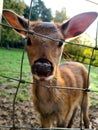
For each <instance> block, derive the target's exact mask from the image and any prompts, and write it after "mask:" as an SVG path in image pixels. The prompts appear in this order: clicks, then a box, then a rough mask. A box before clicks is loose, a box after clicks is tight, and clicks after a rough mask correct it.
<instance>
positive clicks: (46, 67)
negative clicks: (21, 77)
mask: <svg viewBox="0 0 98 130" xmlns="http://www.w3.org/2000/svg"><path fill="white" fill-rule="evenodd" d="M52 72H53V66H52V63H51V62H50V61H48V60H47V59H38V60H37V61H35V62H34V64H33V66H32V73H33V74H37V75H38V76H41V77H42V76H43V77H48V76H50V75H51V74H52Z"/></svg>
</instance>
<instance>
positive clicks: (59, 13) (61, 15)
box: [53, 8, 68, 23]
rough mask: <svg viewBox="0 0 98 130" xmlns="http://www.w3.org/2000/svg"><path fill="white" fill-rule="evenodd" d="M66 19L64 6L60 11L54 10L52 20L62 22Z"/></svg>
mask: <svg viewBox="0 0 98 130" xmlns="http://www.w3.org/2000/svg"><path fill="white" fill-rule="evenodd" d="M67 19H68V17H67V15H66V8H62V9H61V11H58V10H56V12H55V17H54V18H53V20H54V22H59V23H62V22H63V21H65V20H67Z"/></svg>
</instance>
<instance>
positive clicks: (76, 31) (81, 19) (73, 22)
mask: <svg viewBox="0 0 98 130" xmlns="http://www.w3.org/2000/svg"><path fill="white" fill-rule="evenodd" d="M97 16H98V14H97V13H96V12H86V13H82V14H79V15H76V16H74V17H73V18H71V19H70V20H69V21H67V22H66V23H64V24H62V25H61V31H62V33H63V35H64V37H65V39H68V38H73V37H76V36H78V35H80V34H81V33H83V32H84V31H85V30H86V29H87V28H88V27H89V25H90V24H91V23H92V22H93V21H94V20H95V19H96V17H97Z"/></svg>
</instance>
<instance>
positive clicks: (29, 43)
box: [27, 37, 32, 46]
mask: <svg viewBox="0 0 98 130" xmlns="http://www.w3.org/2000/svg"><path fill="white" fill-rule="evenodd" d="M31 44H32V43H31V39H30V38H29V37H28V38H27V46H30V45H31Z"/></svg>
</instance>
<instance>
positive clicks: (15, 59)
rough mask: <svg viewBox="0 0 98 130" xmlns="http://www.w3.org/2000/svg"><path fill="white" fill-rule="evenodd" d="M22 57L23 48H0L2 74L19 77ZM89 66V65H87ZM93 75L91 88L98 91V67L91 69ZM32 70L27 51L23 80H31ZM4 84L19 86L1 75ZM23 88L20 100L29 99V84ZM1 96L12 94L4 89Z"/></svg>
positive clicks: (0, 83) (19, 96)
mask: <svg viewBox="0 0 98 130" xmlns="http://www.w3.org/2000/svg"><path fill="white" fill-rule="evenodd" d="M21 57H22V50H21V49H10V50H6V49H0V75H4V76H8V77H11V78H18V79H19V76H20V66H21ZM86 67H87V68H88V66H86ZM90 72H91V73H90V76H91V85H90V88H91V89H92V90H95V91H98V67H93V66H92V67H91V71H90ZM30 75H31V72H30V67H29V62H28V58H27V54H26V52H25V56H24V62H23V80H26V81H31V76H30ZM3 84H7V85H9V86H10V87H12V88H15V87H17V82H15V81H14V82H13V80H11V79H7V78H3V77H1V76H0V87H2V85H3ZM21 86H22V90H20V91H21V92H20V94H19V95H18V99H19V100H25V99H28V93H27V91H26V90H25V88H27V86H28V85H27V84H23V85H21ZM97 94H98V92H96V93H93V95H97ZM0 96H2V97H5V96H7V97H8V98H9V97H10V98H11V94H9V92H8V90H6V89H2V91H1V92H0ZM94 100H96V97H94V96H92V101H93V103H92V104H94V105H95V104H98V101H96V102H94Z"/></svg>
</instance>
